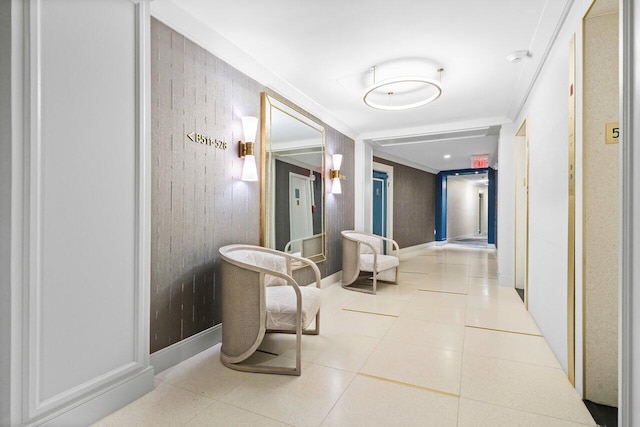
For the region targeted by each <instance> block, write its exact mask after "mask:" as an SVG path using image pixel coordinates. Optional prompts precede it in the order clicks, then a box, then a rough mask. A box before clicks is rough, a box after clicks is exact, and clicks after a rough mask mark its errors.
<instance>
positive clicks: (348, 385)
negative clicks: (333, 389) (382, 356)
mask: <svg viewBox="0 0 640 427" xmlns="http://www.w3.org/2000/svg"><path fill="white" fill-rule="evenodd" d="M363 366H364V365H363ZM356 378H358V373H357V372H355V375H354V376H353V378H351V381H349V384H347V385H346V386H345V388H344V390H342V393H340V396H338V398H337V399H336V400H335V402H333V405H331V408H329V410H328V411H327V414H326V415H325V416H324V417H323V418H322V420H320V424H318V427H320V426H321V425H322V423H324V421H325V420H326V419H327V417H328V416H329V415H331V412H332V411H333V409H334V408H335V407H336V405H337V404H338V402H340V399H342V396H344V394H345V393H346V392H347V390H348V389H349V387H351V384H353V382H354V381H355V380H356Z"/></svg>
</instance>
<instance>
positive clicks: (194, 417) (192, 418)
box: [182, 393, 217, 426]
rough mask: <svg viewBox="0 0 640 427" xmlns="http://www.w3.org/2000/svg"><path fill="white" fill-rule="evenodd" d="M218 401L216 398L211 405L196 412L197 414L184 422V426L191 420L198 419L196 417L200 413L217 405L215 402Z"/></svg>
mask: <svg viewBox="0 0 640 427" xmlns="http://www.w3.org/2000/svg"><path fill="white" fill-rule="evenodd" d="M194 394H195V393H194ZM205 397H206V396H205ZM216 402H217V400H214V401H213V402H211V404H210V405H208V406H207V407H205V408H203V409H202V410H201V411H199V412H196V413H195V414H193V416H192V417H191V418H189V420H188V421H187V422H185V423H182V425H183V426H186V425H187V424H189V423H190V422H191V421H193V420H195V419H196V417H197V416H198V415H200V414H201V413H203V412H204V411H206V410H207V409H209V408H210V407H211V406H213V405H215V404H216Z"/></svg>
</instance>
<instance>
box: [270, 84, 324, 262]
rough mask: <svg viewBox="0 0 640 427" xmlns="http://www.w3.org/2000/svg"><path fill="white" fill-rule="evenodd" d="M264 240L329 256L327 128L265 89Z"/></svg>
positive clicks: (305, 253) (298, 251) (281, 247)
mask: <svg viewBox="0 0 640 427" xmlns="http://www.w3.org/2000/svg"><path fill="white" fill-rule="evenodd" d="M261 107H262V108H261V116H262V117H261V118H262V120H261V135H262V156H261V161H262V188H261V218H260V228H261V230H260V244H261V245H262V246H264V247H267V248H273V249H277V250H281V251H284V252H288V253H292V254H296V255H299V256H303V257H305V258H309V259H311V260H313V261H314V262H316V263H318V262H321V261H325V260H326V253H325V250H326V249H325V229H324V221H325V215H324V191H325V187H324V185H325V184H324V168H325V151H324V147H325V129H324V126H322V125H321V124H320V123H317V122H316V121H314V120H312V119H310V118H309V117H307V116H306V115H305V114H303V113H302V111H299V110H297V109H295V108H292V107H290V106H289V105H286V104H284V103H283V102H281V101H279V100H278V99H276V98H274V97H273V96H271V95H268V94H267V93H265V92H263V93H262V97H261Z"/></svg>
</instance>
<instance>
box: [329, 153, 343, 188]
mask: <svg viewBox="0 0 640 427" xmlns="http://www.w3.org/2000/svg"><path fill="white" fill-rule="evenodd" d="M332 159H333V169H330V170H329V178H330V179H331V193H332V194H342V184H340V166H342V154H334V155H333V156H332Z"/></svg>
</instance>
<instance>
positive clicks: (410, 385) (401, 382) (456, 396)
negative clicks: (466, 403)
mask: <svg viewBox="0 0 640 427" xmlns="http://www.w3.org/2000/svg"><path fill="white" fill-rule="evenodd" d="M357 375H360V376H362V377H366V378H372V379H375V380H379V381H386V382H389V383H392V384H397V385H401V386H405V387H411V388H416V389H418V390H424V391H429V392H432V393H438V394H442V395H445V396H449V397H454V398H456V399H460V395H459V394H455V393H451V392H448V391H443V390H438V389H435V388H430V387H424V386H420V385H417V384H411V383H407V382H404V381H398V380H394V379H393V378H386V377H381V376H378V375H371V374H367V373H366V372H358V373H357V374H356V376H357Z"/></svg>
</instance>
